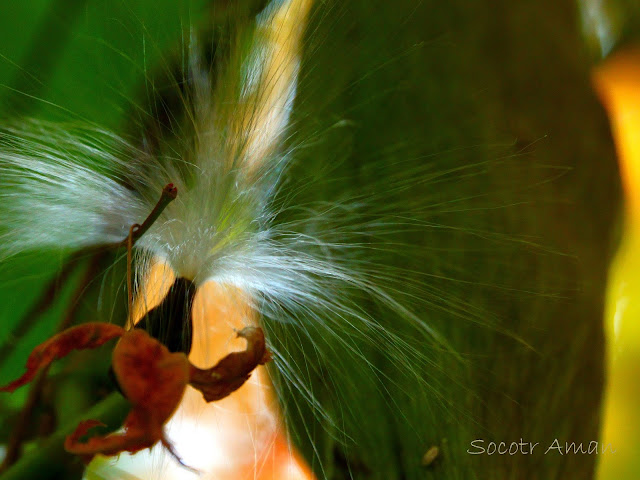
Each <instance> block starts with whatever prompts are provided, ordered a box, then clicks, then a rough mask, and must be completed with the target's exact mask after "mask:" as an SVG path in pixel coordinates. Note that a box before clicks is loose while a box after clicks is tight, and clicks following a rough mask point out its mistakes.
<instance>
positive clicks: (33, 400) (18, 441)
mask: <svg viewBox="0 0 640 480" xmlns="http://www.w3.org/2000/svg"><path fill="white" fill-rule="evenodd" d="M102 256H103V255H94V257H93V258H92V259H91V260H90V261H89V263H88V264H87V267H86V269H85V272H84V274H83V276H82V279H81V280H80V282H79V283H78V285H77V287H76V289H75V290H74V292H73V296H72V297H71V302H70V303H69V307H68V308H67V312H66V313H65V315H64V317H63V319H62V321H61V322H60V324H59V325H58V328H57V331H58V332H61V331H63V330H65V329H66V328H67V327H69V326H70V325H71V324H72V323H73V321H74V319H75V316H76V314H77V312H78V308H79V306H80V300H81V298H82V295H83V293H84V291H85V290H86V288H87V285H88V284H89V282H91V280H92V279H93V278H94V277H95V274H96V270H97V269H98V267H99V265H100V262H101V260H102ZM48 372H49V366H47V367H45V368H43V369H42V370H41V371H40V372H39V373H38V377H37V378H36V380H35V381H34V383H33V384H32V385H31V389H30V390H29V395H28V396H27V400H26V402H25V404H24V406H23V407H22V411H21V412H20V416H19V417H18V421H17V423H16V425H15V426H14V428H13V430H12V431H11V437H10V438H9V443H8V445H7V452H6V456H5V458H4V461H3V462H2V465H0V472H1V471H4V470H6V469H7V468H9V467H10V466H11V465H13V464H14V463H15V462H16V461H18V459H19V458H20V455H21V454H22V444H23V442H24V439H25V437H26V435H27V431H28V427H29V423H30V422H31V421H32V416H33V410H34V409H35V407H36V405H37V404H38V401H39V400H40V397H41V395H42V389H43V387H44V385H45V383H46V378H47V373H48Z"/></svg>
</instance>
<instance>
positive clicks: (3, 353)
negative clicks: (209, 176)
mask: <svg viewBox="0 0 640 480" xmlns="http://www.w3.org/2000/svg"><path fill="white" fill-rule="evenodd" d="M177 194H178V190H177V188H176V187H174V185H173V184H172V183H170V184H168V185H166V186H165V187H164V188H163V189H162V193H161V195H160V199H159V200H158V203H156V205H155V207H154V208H153V210H152V211H151V213H150V214H149V215H148V216H147V218H146V219H145V221H144V222H143V223H142V225H141V226H140V228H139V229H138V230H136V232H135V233H134V235H133V236H132V238H131V246H132V247H133V245H135V243H136V241H137V240H138V239H139V238H140V237H141V236H142V235H143V234H144V233H145V232H146V231H147V230H149V228H150V227H151V225H153V223H154V222H155V221H156V220H157V219H158V217H159V216H160V214H161V213H162V212H163V210H164V209H165V208H166V207H167V205H169V203H171V201H173V200H174V199H175V198H176V196H177ZM128 242H129V235H128V236H127V238H125V239H124V240H122V241H121V242H117V243H112V244H108V245H100V246H97V247H89V248H85V249H82V250H80V251H78V252H76V253H74V254H73V255H71V257H70V258H69V259H68V260H67V261H66V263H65V265H64V266H63V267H62V269H61V270H60V271H59V272H58V274H57V275H56V276H55V277H54V278H53V279H52V280H51V281H50V282H49V283H48V284H47V286H46V287H45V289H44V290H43V292H42V294H41V295H40V297H38V299H37V300H36V301H35V303H34V304H33V306H32V307H31V308H30V309H29V310H28V311H27V312H26V313H25V314H24V315H23V317H22V318H21V319H20V320H19V321H18V323H17V324H16V327H15V328H14V330H13V331H12V332H11V333H10V334H9V340H8V341H7V342H5V343H4V344H2V345H0V364H2V363H4V362H5V361H6V359H7V358H8V357H9V355H11V353H12V352H13V350H14V349H15V346H16V344H17V341H18V340H19V339H20V338H22V337H24V336H25V335H26V334H27V333H28V332H29V331H30V330H31V329H32V328H33V327H34V326H35V325H36V323H37V321H38V319H39V318H40V315H42V314H43V313H45V312H46V311H47V310H49V308H51V305H53V302H54V300H55V299H56V296H57V294H58V289H59V287H60V285H63V284H64V283H65V282H66V281H67V280H68V279H69V277H70V276H71V274H72V273H73V271H74V269H75V268H76V267H77V265H78V262H79V261H80V260H81V259H83V258H86V257H87V256H91V257H95V256H99V255H101V254H102V253H104V252H105V251H107V250H112V249H114V248H120V247H126V246H128ZM90 261H93V259H91V260H90ZM129 277H130V275H129ZM130 311H131V310H130Z"/></svg>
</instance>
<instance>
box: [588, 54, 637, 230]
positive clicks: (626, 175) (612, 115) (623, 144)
mask: <svg viewBox="0 0 640 480" xmlns="http://www.w3.org/2000/svg"><path fill="white" fill-rule="evenodd" d="M594 84H595V87H596V90H597V92H598V94H599V95H600V97H601V99H602V102H603V103H604V105H605V108H606V109H607V111H608V113H609V120H610V122H611V129H612V132H613V136H614V139H615V142H616V148H617V150H618V156H619V158H620V170H621V175H622V182H623V186H624V189H625V193H626V199H627V205H628V214H629V215H630V217H631V218H628V220H629V226H630V227H632V228H637V227H639V226H640V221H638V218H637V217H638V214H640V188H638V187H640V48H637V49H630V50H626V51H623V52H619V53H618V54H615V55H613V56H612V57H611V58H610V59H609V60H607V61H606V62H605V64H604V65H602V66H600V67H599V68H597V69H596V70H595V71H594Z"/></svg>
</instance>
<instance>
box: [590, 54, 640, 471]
mask: <svg viewBox="0 0 640 480" xmlns="http://www.w3.org/2000/svg"><path fill="white" fill-rule="evenodd" d="M594 84H595V87H596V90H597V91H598V93H599V95H600V97H601V99H602V101H603V103H604V105H605V108H606V109H607V112H608V113H609V119H610V123H611V129H612V133H613V136H614V140H615V143H616V148H617V151H618V157H619V161H620V171H621V175H622V183H623V187H624V191H625V197H626V211H625V232H624V237H623V239H622V244H621V246H620V249H619V251H618V254H617V257H616V259H615V261H614V263H613V265H612V268H611V275H610V281H609V289H608V296H607V310H606V331H607V339H608V343H607V348H608V355H607V360H608V369H607V373H608V379H607V389H606V397H605V406H604V417H603V420H604V424H603V434H602V436H603V442H604V443H605V444H611V446H612V447H613V449H614V450H615V451H616V453H615V454H611V455H605V456H603V457H602V458H600V463H599V470H598V478H599V479H600V480H627V479H629V480H631V479H636V478H638V472H640V457H639V456H638V454H637V452H638V450H639V449H640V434H639V433H638V430H639V429H638V427H640V409H638V401H637V399H638V398H640V382H638V372H639V371H640V369H639V368H638V367H639V365H640V300H639V298H640V48H634V49H628V50H625V51H622V52H619V53H617V54H615V55H613V56H612V57H611V58H610V59H609V60H607V61H606V62H605V63H604V65H602V66H600V67H598V68H597V69H596V70H595V72H594Z"/></svg>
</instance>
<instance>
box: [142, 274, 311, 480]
mask: <svg viewBox="0 0 640 480" xmlns="http://www.w3.org/2000/svg"><path fill="white" fill-rule="evenodd" d="M174 278H175V275H174V273H173V272H172V270H171V269H170V268H169V267H167V266H166V265H165V264H163V263H156V264H154V265H153V266H152V267H151V269H150V272H149V278H148V280H147V281H146V282H145V286H146V289H145V291H144V292H141V293H140V295H139V297H138V298H137V299H136V302H135V304H134V314H133V318H134V319H135V322H137V321H139V320H140V318H141V317H142V316H143V315H144V313H145V311H147V310H149V309H150V308H153V307H154V306H155V305H157V304H159V303H160V301H161V300H162V298H163V296H164V294H166V292H167V291H168V289H169V287H170V286H171V284H172V282H173V280H174ZM256 322H257V316H256V313H255V312H254V311H253V310H252V309H251V307H250V305H249V298H248V297H247V295H246V294H245V293H244V292H243V291H241V290H239V289H238V288H235V287H230V286H224V285H220V284H216V283H213V282H208V283H205V284H204V285H202V286H201V287H200V288H199V289H198V292H197V294H196V296H195V299H194V304H193V344H192V349H191V354H190V355H189V360H190V361H191V362H192V363H193V364H194V365H196V366H198V367H201V368H208V367H211V366H212V365H214V364H215V363H216V362H217V361H218V360H219V359H220V358H222V357H223V356H225V355H226V354H227V353H229V352H231V351H234V350H243V349H244V348H245V341H244V340H242V339H238V338H236V335H235V333H234V331H235V330H240V329H241V328H243V327H244V326H247V325H249V324H256ZM167 431H168V435H169V438H170V439H171V440H172V441H173V442H174V443H175V447H176V449H177V451H178V453H179V454H180V456H181V458H182V459H183V461H184V462H185V463H186V464H187V465H189V466H192V467H194V468H197V469H199V470H201V471H203V472H205V474H206V475H205V476H203V477H201V478H203V479H209V478H211V479H214V478H215V479H216V480H243V479H247V480H249V479H251V480H315V476H314V475H313V473H312V472H311V470H310V469H309V467H308V466H307V465H306V464H305V462H304V460H302V458H301V457H300V455H299V454H298V453H297V452H296V451H295V449H294V447H293V446H292V445H291V444H290V443H289V441H288V440H287V433H286V429H285V428H284V425H283V422H282V417H281V415H280V410H279V407H278V402H277V399H276V398H275V395H274V391H273V386H272V384H271V381H270V380H269V375H268V372H267V370H266V368H265V367H259V368H258V369H257V370H256V371H254V372H253V374H252V375H251V378H250V379H249V381H248V382H247V383H246V384H245V385H243V386H242V387H241V388H240V389H239V390H238V391H236V392H234V393H233V394H231V395H230V396H228V397H226V398H224V399H222V400H220V401H218V402H214V403H206V402H205V401H204V399H203V398H202V395H201V394H200V392H198V391H196V390H195V389H193V388H191V387H188V388H187V391H186V392H185V395H184V398H183V400H182V403H181V405H180V407H179V408H178V411H177V412H176V414H175V415H174V417H173V418H172V420H170V421H169V423H168V424H167ZM172 470H173V469H172ZM135 473H136V474H142V473H144V474H145V475H147V474H148V473H149V472H135ZM184 473H186V474H188V475H191V474H190V473H189V472H188V471H187V472H182V473H180V472H179V470H176V471H175V473H174V474H170V473H169V471H168V470H165V471H164V472H163V476H162V478H163V479H165V480H171V479H174V478H175V479H178V478H190V477H187V476H183V474H184ZM144 478H147V477H144Z"/></svg>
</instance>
